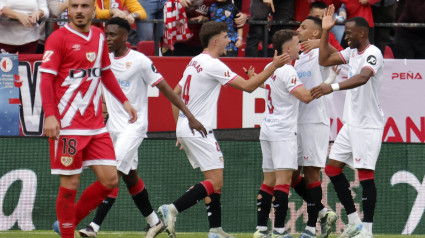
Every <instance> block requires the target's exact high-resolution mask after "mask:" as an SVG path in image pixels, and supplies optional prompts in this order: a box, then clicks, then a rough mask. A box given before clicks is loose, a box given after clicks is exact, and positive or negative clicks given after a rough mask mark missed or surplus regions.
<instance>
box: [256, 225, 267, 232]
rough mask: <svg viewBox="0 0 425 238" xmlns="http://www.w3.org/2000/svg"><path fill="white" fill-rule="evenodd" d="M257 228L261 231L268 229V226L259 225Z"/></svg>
mask: <svg viewBox="0 0 425 238" xmlns="http://www.w3.org/2000/svg"><path fill="white" fill-rule="evenodd" d="M255 229H257V230H260V231H267V226H257V227H256V228H255Z"/></svg>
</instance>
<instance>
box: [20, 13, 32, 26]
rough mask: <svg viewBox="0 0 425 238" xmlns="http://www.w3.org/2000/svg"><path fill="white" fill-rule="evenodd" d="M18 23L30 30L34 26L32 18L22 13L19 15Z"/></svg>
mask: <svg viewBox="0 0 425 238" xmlns="http://www.w3.org/2000/svg"><path fill="white" fill-rule="evenodd" d="M18 21H19V22H20V23H21V24H22V25H24V27H26V28H30V27H31V26H32V23H31V16H28V15H25V14H22V13H18Z"/></svg>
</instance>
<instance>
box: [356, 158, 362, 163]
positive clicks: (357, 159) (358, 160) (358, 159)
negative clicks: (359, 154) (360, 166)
mask: <svg viewBox="0 0 425 238" xmlns="http://www.w3.org/2000/svg"><path fill="white" fill-rule="evenodd" d="M354 159H355V160H356V162H360V160H362V159H361V158H354Z"/></svg>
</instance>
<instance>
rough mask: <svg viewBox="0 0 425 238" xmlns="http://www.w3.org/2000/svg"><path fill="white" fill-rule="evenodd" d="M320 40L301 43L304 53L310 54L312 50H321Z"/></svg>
mask: <svg viewBox="0 0 425 238" xmlns="http://www.w3.org/2000/svg"><path fill="white" fill-rule="evenodd" d="M319 44H320V39H314V40H310V39H309V40H308V41H304V42H303V43H301V45H302V48H301V49H302V51H304V52H309V51H310V50H312V49H316V48H319Z"/></svg>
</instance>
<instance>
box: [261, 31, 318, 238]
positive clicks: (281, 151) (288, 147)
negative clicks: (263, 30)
mask: <svg viewBox="0 0 425 238" xmlns="http://www.w3.org/2000/svg"><path fill="white" fill-rule="evenodd" d="M272 41H273V48H274V49H275V50H277V51H278V53H279V54H282V53H288V54H289V55H290V57H291V60H295V59H297V58H298V57H299V53H298V52H299V50H300V45H299V39H298V36H297V32H295V31H293V30H280V31H277V32H276V33H275V34H274V36H273V40H272ZM267 67H269V65H268V66H266V69H267ZM264 89H265V98H266V113H265V115H264V121H263V123H262V125H261V131H260V143H261V151H262V154H263V165H262V168H263V175H264V180H263V183H262V185H261V187H260V190H259V192H258V195H257V227H256V229H257V231H256V232H255V233H254V238H265V237H270V234H268V229H267V221H268V216H269V215H268V214H269V213H270V206H271V204H272V203H273V207H274V209H275V220H274V228H273V231H272V233H271V237H276V238H290V237H292V236H291V235H290V234H289V233H288V231H287V230H285V219H286V213H287V211H288V195H289V188H290V184H291V178H292V173H293V172H294V171H296V170H297V169H298V162H297V120H298V105H299V101H302V102H304V103H309V102H310V101H311V100H313V98H312V97H311V96H310V92H309V91H308V90H306V89H305V87H304V85H303V84H302V82H301V81H300V79H299V78H298V75H297V71H296V70H295V69H294V67H293V66H292V65H290V64H286V65H284V66H282V67H280V68H279V69H277V70H276V71H275V72H274V73H273V75H271V76H270V77H269V78H268V79H267V80H266V82H265V83H264Z"/></svg>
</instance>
